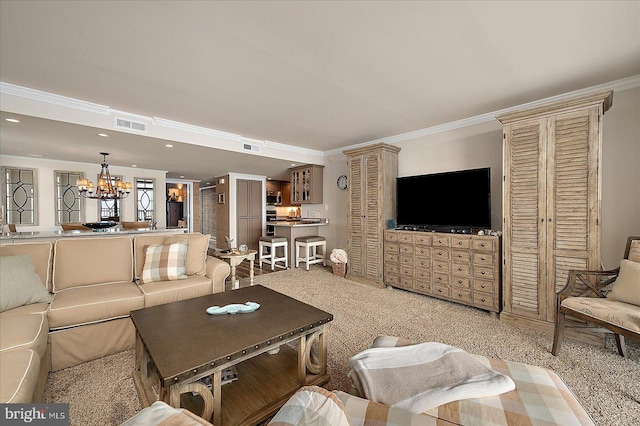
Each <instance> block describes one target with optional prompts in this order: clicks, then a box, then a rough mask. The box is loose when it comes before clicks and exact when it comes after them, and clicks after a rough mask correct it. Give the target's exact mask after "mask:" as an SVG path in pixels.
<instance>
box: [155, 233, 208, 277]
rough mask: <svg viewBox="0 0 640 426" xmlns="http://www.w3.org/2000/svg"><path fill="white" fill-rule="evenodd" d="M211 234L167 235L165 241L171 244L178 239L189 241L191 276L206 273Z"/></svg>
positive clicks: (188, 251) (188, 268)
mask: <svg viewBox="0 0 640 426" xmlns="http://www.w3.org/2000/svg"><path fill="white" fill-rule="evenodd" d="M210 237H211V235H202V234H176V235H169V236H167V237H165V239H164V243H165V244H171V243H177V242H178V241H186V242H187V263H186V266H187V272H186V274H187V275H189V276H191V275H194V274H197V275H204V274H205V271H206V269H205V267H206V266H205V265H206V261H207V250H208V249H209V238H210Z"/></svg>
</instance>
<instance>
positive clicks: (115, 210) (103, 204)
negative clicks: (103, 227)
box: [96, 176, 122, 222]
mask: <svg viewBox="0 0 640 426" xmlns="http://www.w3.org/2000/svg"><path fill="white" fill-rule="evenodd" d="M98 179H100V176H98ZM119 180H122V176H111V184H112V185H113V186H116V182H117V181H119ZM96 182H97V180H96ZM98 203H99V212H100V220H101V221H106V220H112V221H114V222H120V213H121V212H120V210H119V208H121V204H120V200H98Z"/></svg>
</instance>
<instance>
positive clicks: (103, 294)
mask: <svg viewBox="0 0 640 426" xmlns="http://www.w3.org/2000/svg"><path fill="white" fill-rule="evenodd" d="M142 308H144V296H143V295H142V293H141V292H140V290H138V286H137V285H136V284H135V283H133V282H117V283H107V284H94V285H88V286H82V287H74V288H69V289H66V290H63V291H59V292H57V293H56V294H55V296H54V298H53V302H51V306H50V307H49V327H50V328H51V329H52V330H53V329H59V328H65V327H73V326H77V325H83V324H90V323H94V322H98V321H105V320H110V319H115V318H122V317H127V316H129V313H130V312H131V311H133V310H135V309H142Z"/></svg>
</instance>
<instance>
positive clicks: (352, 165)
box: [347, 157, 366, 276]
mask: <svg viewBox="0 0 640 426" xmlns="http://www.w3.org/2000/svg"><path fill="white" fill-rule="evenodd" d="M348 167H349V178H348V179H349V180H348V181H349V206H348V207H349V208H348V211H349V217H348V222H347V233H348V235H349V238H348V241H347V244H348V250H347V252H348V255H349V262H348V266H349V273H350V274H353V275H356V276H362V273H363V271H362V260H363V254H364V253H363V250H362V247H363V243H364V239H363V238H362V236H363V232H364V230H363V229H362V216H363V214H364V213H363V211H362V200H363V191H364V190H366V189H365V188H364V185H363V184H362V169H363V159H362V157H355V158H351V159H349V164H348Z"/></svg>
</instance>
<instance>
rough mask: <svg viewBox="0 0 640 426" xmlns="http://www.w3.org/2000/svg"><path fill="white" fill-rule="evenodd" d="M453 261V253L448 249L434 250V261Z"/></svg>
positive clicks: (436, 248) (437, 248)
mask: <svg viewBox="0 0 640 426" xmlns="http://www.w3.org/2000/svg"><path fill="white" fill-rule="evenodd" d="M449 259H451V251H450V250H449V249H446V248H439V247H435V248H434V249H433V261H434V262H435V261H436V260H449Z"/></svg>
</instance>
